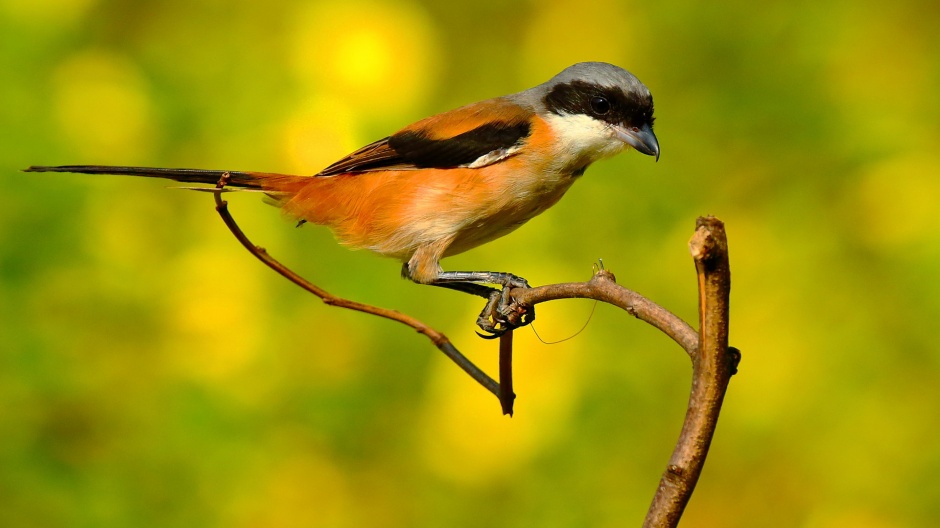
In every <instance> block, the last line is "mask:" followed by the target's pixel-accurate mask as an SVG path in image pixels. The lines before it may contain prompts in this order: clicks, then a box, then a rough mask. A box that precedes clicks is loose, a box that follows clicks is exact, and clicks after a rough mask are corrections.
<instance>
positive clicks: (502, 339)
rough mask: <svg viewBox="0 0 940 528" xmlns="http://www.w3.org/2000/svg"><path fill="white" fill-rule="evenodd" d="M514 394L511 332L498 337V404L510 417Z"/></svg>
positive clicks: (514, 398) (514, 399)
mask: <svg viewBox="0 0 940 528" xmlns="http://www.w3.org/2000/svg"><path fill="white" fill-rule="evenodd" d="M515 401H516V393H515V392H513V390H512V330H510V331H508V332H506V333H504V334H503V335H501V336H499V403H500V405H501V406H502V408H503V414H508V415H509V416H512V406H513V402H515Z"/></svg>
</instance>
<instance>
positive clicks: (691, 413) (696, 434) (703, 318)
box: [643, 217, 741, 528]
mask: <svg viewBox="0 0 940 528" xmlns="http://www.w3.org/2000/svg"><path fill="white" fill-rule="evenodd" d="M689 249H690V251H691V253H692V258H693V260H694V261H695V270H696V274H697V276H698V289H699V339H698V341H699V346H698V347H697V348H696V349H695V350H694V353H693V354H692V391H691V395H690V396H689V406H688V410H687V411H686V415H685V422H684V423H683V424H682V431H681V433H680V434H679V440H678V442H677V443H676V448H675V450H674V451H673V453H672V457H671V458H670V459H669V465H668V466H666V471H665V472H664V473H663V476H662V478H661V479H660V481H659V487H658V488H657V489H656V495H655V496H654V497H653V502H652V504H651V505H650V509H649V512H647V515H646V520H645V522H644V523H643V526H644V527H657V528H659V527H674V526H677V525H678V524H679V519H680V518H681V517H682V512H683V511H684V510H685V507H686V505H687V504H688V502H689V498H690V497H691V496H692V492H693V491H694V490H695V484H696V483H697V482H698V478H699V476H700V475H701V473H702V467H703V466H704V464H705V457H706V456H707V455H708V448H709V446H710V445H711V440H712V437H713V435H714V433H715V427H716V425H717V424H718V414H719V412H720V411H721V404H722V401H723V400H724V396H725V392H726V391H727V389H728V382H729V381H730V380H731V376H732V375H733V374H734V373H735V372H736V371H737V365H738V362H739V361H740V359H741V355H740V352H738V350H737V349H734V348H728V300H729V295H730V292H731V271H730V268H729V265H728V240H727V237H726V235H725V228H724V224H723V223H722V222H721V221H720V220H718V219H717V218H714V217H704V218H699V219H698V221H697V222H696V230H695V234H694V235H693V236H692V240H691V241H689Z"/></svg>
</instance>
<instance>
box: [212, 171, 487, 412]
mask: <svg viewBox="0 0 940 528" xmlns="http://www.w3.org/2000/svg"><path fill="white" fill-rule="evenodd" d="M227 177H228V173H225V175H223V176H222V179H221V180H219V184H218V186H217V187H216V189H215V191H214V192H213V195H214V196H215V209H216V211H218V213H219V216H221V217H222V220H223V221H224V222H225V225H226V226H228V228H229V230H230V231H231V232H232V234H233V235H235V238H237V239H238V241H239V242H241V244H242V245H243V246H245V249H247V250H248V251H249V252H250V253H251V254H252V255H254V256H255V257H256V258H258V260H260V261H261V262H263V263H264V264H265V265H267V266H268V267H269V268H271V269H273V270H274V271H276V272H278V273H279V274H281V275H282V276H284V277H285V278H287V280H289V281H291V282H293V283H294V284H296V285H297V286H300V287H301V288H303V289H305V290H307V291H308V292H310V293H312V294H314V295H316V296H317V297H319V298H320V299H321V300H322V301H323V302H324V303H326V304H328V305H330V306H336V307H338V308H347V309H349V310H355V311H357V312H364V313H367V314H372V315H377V316H379V317H384V318H386V319H391V320H392V321H397V322H399V323H402V324H404V325H407V326H410V327H411V328H413V329H415V330H416V331H417V332H418V333H419V334H423V335H425V336H427V338H428V339H430V340H431V342H432V343H434V346H436V347H437V348H438V349H439V350H440V351H441V352H443V353H444V354H445V355H446V356H447V357H449V358H450V359H451V360H452V361H453V362H454V363H456V364H457V366H459V367H460V368H461V369H463V370H464V372H466V373H467V374H469V375H470V377H471V378H473V379H474V380H476V381H477V383H479V384H480V385H482V386H483V387H484V388H485V389H486V390H488V391H490V392H491V393H493V394H494V395H495V396H496V397H497V398H501V397H502V396H501V393H500V389H499V383H497V382H496V380H494V379H493V378H491V377H489V376H488V375H487V374H486V373H485V372H483V371H482V370H480V368H479V367H477V366H476V365H474V364H473V362H472V361H470V360H469V359H467V357H466V356H464V355H463V354H461V353H460V351H459V350H457V348H456V347H454V345H453V344H452V343H451V342H450V340H449V339H447V336H445V335H444V334H442V333H440V332H438V331H437V330H434V329H433V328H431V327H430V326H428V325H426V324H424V323H422V322H421V321H419V320H417V319H415V318H414V317H411V316H409V315H405V314H403V313H401V312H398V311H396V310H389V309H387V308H379V307H377V306H371V305H368V304H363V303H359V302H355V301H350V300H348V299H343V298H342V297H337V296H335V295H333V294H331V293H329V292H328V291H326V290H324V289H322V288H320V287H319V286H317V285H315V284H313V283H311V282H310V281H308V280H306V279H304V278H303V277H301V276H300V275H297V274H296V273H294V272H293V271H292V270H290V269H289V268H287V267H286V266H284V265H283V264H281V263H280V262H278V261H277V260H276V259H274V257H272V256H270V255H268V252H267V251H266V250H265V249H264V248H263V247H260V246H256V245H255V244H254V243H252V242H251V240H249V239H248V237H247V236H246V235H245V233H244V232H243V231H242V230H241V228H240V227H238V224H237V223H236V222H235V219H234V218H232V215H231V213H229V211H228V202H226V201H225V200H223V199H222V196H221V195H222V190H223V188H224V187H225V184H226V183H227V181H228V180H227Z"/></svg>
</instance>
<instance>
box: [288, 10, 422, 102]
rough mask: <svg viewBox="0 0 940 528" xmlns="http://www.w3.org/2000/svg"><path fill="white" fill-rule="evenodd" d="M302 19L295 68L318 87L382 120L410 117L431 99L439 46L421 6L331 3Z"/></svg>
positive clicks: (297, 34) (301, 16)
mask: <svg viewBox="0 0 940 528" xmlns="http://www.w3.org/2000/svg"><path fill="white" fill-rule="evenodd" d="M297 19H298V21H299V25H298V27H297V33H296V44H295V49H294V53H295V56H294V67H295V71H296V72H297V74H298V75H299V76H300V77H301V78H302V79H304V80H306V81H307V82H309V83H311V84H312V85H313V86H312V88H314V89H316V90H318V91H320V92H321V93H327V94H330V95H332V96H335V97H336V98H338V99H343V100H346V101H350V102H351V104H355V105H356V106H357V107H359V108H366V109H368V110H370V111H373V112H379V113H380V114H382V115H389V114H391V115H399V114H402V113H406V112H407V111H408V110H409V109H411V108H413V107H414V106H415V105H416V104H417V103H418V102H420V101H422V100H423V99H424V97H425V96H426V95H427V94H428V92H429V90H430V88H431V84H430V81H431V79H434V78H435V74H436V66H437V62H438V61H437V54H436V52H435V50H436V49H437V48H438V45H437V42H436V41H437V39H436V37H435V35H434V33H433V30H432V26H431V23H430V21H429V20H428V17H427V15H426V14H425V13H424V12H423V11H422V10H421V9H420V8H419V7H418V6H416V5H413V4H411V3H408V2H396V3H395V4H384V3H370V2H343V3H329V4H324V5H316V6H312V7H310V8H308V9H306V10H305V11H302V12H301V13H300V14H299V16H298V17H297Z"/></svg>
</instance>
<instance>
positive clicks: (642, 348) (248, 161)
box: [0, 0, 940, 528]
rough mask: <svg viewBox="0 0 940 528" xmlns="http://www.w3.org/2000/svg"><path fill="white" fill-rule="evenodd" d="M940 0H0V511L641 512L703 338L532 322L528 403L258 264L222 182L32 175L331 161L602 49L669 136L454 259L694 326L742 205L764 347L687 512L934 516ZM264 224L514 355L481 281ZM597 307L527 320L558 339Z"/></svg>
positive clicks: (753, 331) (742, 330)
mask: <svg viewBox="0 0 940 528" xmlns="http://www.w3.org/2000/svg"><path fill="white" fill-rule="evenodd" d="M938 12H940V4H938V3H937V2H929V1H920V0H901V1H898V2H875V1H870V0H855V1H848V0H823V1H821V2H770V3H763V4H755V3H753V2H742V1H731V2H725V3H701V2H681V1H680V2H672V1H665V2H652V3H651V2H637V1H631V0H627V1H624V0H579V1H577V2H575V1H573V0H540V1H538V2H534V1H529V2H521V1H516V2H495V1H493V0H481V1H478V2H474V3H472V4H469V3H468V4H466V5H464V4H462V3H457V2H452V3H445V2H434V1H431V0H423V1H422V0H407V1H403V0H394V1H392V0H385V1H383V0H375V1H369V0H342V1H340V0H336V1H331V2H320V3H316V2H296V1H289V0H272V1H271V2H239V1H236V2H226V1H221V0H197V1H195V2H182V1H180V0H151V1H141V2H119V1H116V0H0V61H2V70H3V72H4V75H3V76H4V80H3V82H0V100H2V101H3V104H2V105H0V167H2V169H0V170H2V175H0V178H2V184H3V187H4V191H3V193H0V336H2V339H0V347H2V351H0V404H2V407H3V409H4V411H3V412H2V413H0V526H4V527H11V528H16V527H37V526H38V527H64V526H70V527H71V526H95V527H110V526H115V527H117V526H135V527H149V526H225V527H249V526H250V527H260V526H265V527H291V526H304V527H306V526H311V527H317V526H324V527H327V526H328V527H346V526H349V527H352V526H356V527H358V526H369V527H405V526H408V527H421V526H429V527H430V526H434V527H436V526H448V527H461V526H497V527H529V526H541V527H571V526H597V527H605V526H625V525H626V526H636V525H638V524H639V522H640V519H642V517H643V515H644V514H645V511H646V508H647V505H648V504H649V500H650V498H651V497H652V494H653V491H654V488H655V486H656V483H657V481H658V479H659V475H660V472H661V471H662V469H663V467H664V464H665V462H666V460H667V459H668V456H669V453H670V451H671V449H672V445H673V442H674V440H675V438H676V436H677V434H678V430H679V426H680V424H681V416H682V413H683V412H684V409H685V400H686V396H687V394H688V382H689V380H688V377H689V366H688V364H687V361H688V360H687V359H686V358H685V356H684V354H683V353H682V352H681V350H680V349H679V348H678V347H676V346H675V345H673V344H672V343H671V342H669V341H668V340H667V339H666V338H665V337H664V336H662V335H660V334H658V333H657V332H655V331H654V330H652V329H651V328H648V327H646V326H644V325H643V324H642V323H639V322H637V321H635V320H633V319H632V318H630V317H629V316H627V315H626V314H623V313H619V312H617V311H616V310H614V309H612V308H610V307H607V306H598V307H597V312H596V314H595V315H594V317H593V319H592V320H591V322H590V325H589V326H588V328H587V330H586V331H585V332H584V333H582V334H581V335H579V336H578V337H576V338H575V339H572V340H569V341H565V342H563V343H561V344H557V345H553V346H546V345H543V344H541V343H539V341H538V340H537V339H536V338H535V336H534V335H533V333H532V332H531V331H529V330H526V331H522V332H518V335H517V337H516V344H517V348H516V355H517V378H516V388H517V392H518V393H519V399H518V400H517V413H516V417H515V418H513V419H509V418H505V417H502V416H500V414H499V406H498V404H497V402H496V400H495V399H494V398H493V397H492V396H491V395H489V394H487V393H486V392H485V391H483V390H482V389H481V388H480V387H478V386H476V385H475V384H474V383H473V382H472V381H470V380H469V379H468V378H467V377H466V376H464V375H463V374H462V373H461V372H460V371H459V370H458V369H457V368H455V367H454V366H453V365H452V364H451V363H449V362H448V361H447V360H446V359H445V358H443V356H441V355H440V354H439V353H438V352H436V351H435V350H434V348H433V347H432V346H431V345H429V344H428V343H427V342H426V341H425V340H424V339H423V338H421V337H420V336H417V335H415V334H414V333H413V332H412V331H410V330H408V329H405V328H404V327H400V326H397V325H394V324H392V323H389V322H386V321H382V320H378V319H374V318H370V317H366V316H363V315H360V314H355V313H346V312H342V311H338V310H334V309H330V308H328V307H325V306H323V305H322V304H321V303H319V302H318V301H316V300H315V299H313V298H311V297H310V296H308V295H306V294H304V293H303V292H301V291H300V290H299V289H297V288H294V287H292V286H291V285H289V284H288V283H287V282H286V281H285V280H283V279H282V278H281V277H278V276H276V275H275V274H273V273H271V272H270V271H268V270H267V269H265V268H263V267H262V266H261V265H259V264H258V263H257V262H255V261H254V260H253V259H252V258H251V257H250V256H249V255H247V254H246V253H245V252H244V250H243V249H242V248H241V247H240V246H239V245H238V244H237V243H236V242H235V241H234V240H233V239H232V237H231V236H230V235H229V233H228V232H227V231H226V230H225V228H224V226H223V225H222V223H221V222H220V221H219V220H218V218H217V216H216V214H215V212H214V211H213V209H212V204H211V200H210V199H209V197H207V196H205V195H202V194H197V193H187V192H182V191H174V190H167V189H166V188H165V187H166V184H165V183H164V182H155V181H146V180H138V179H122V178H114V177H91V176H79V175H44V174H23V173H19V172H18V169H21V168H24V167H26V166H28V165H31V164H72V163H101V164H142V165H156V166H188V167H207V168H234V169H248V170H251V169H256V170H266V171H284V172H299V173H313V172H315V171H317V170H318V169H320V168H322V167H323V166H325V165H326V164H328V163H330V162H332V161H334V160H335V159H338V158H339V157H341V156H342V155H344V154H346V153H347V152H349V151H351V150H352V149H354V148H356V147H358V146H360V145H362V144H365V143H367V142H369V141H371V140H374V139H376V138H378V137H382V136H383V135H385V134H387V133H389V132H391V131H393V130H395V129H397V128H398V127H400V126H403V125H405V124H407V123H410V122H412V121H414V120H417V119H419V118H421V117H424V116H426V115H430V114H432V113H435V112H438V111H442V110H446V109H449V108H452V107H455V106H458V105H460V104H464V103H468V102H471V101H475V100H479V99H483V98H486V97H490V96H495V95H500V94H504V93H509V92H513V91H518V90H522V89H525V88H528V87H530V86H533V85H535V84H537V83H540V82H543V81H545V80H546V79H548V78H549V77H550V76H551V75H553V74H555V73H557V72H558V71H560V70H561V69H562V68H564V67H565V66H567V65H569V64H571V63H573V62H576V61H580V60H604V61H609V62H614V63H617V64H620V65H622V66H624V67H626V68H628V69H630V70H631V71H633V72H634V73H636V74H637V75H638V76H639V77H640V78H641V79H642V80H643V81H644V82H645V83H646V84H647V85H648V86H649V87H650V88H651V89H652V91H653V93H654V95H655V98H656V108H657V118H658V119H657V122H656V127H657V128H656V130H657V134H658V135H659V138H660V142H661V144H662V147H663V156H662V160H661V161H660V162H659V163H658V164H654V163H652V162H651V160H650V159H648V158H646V157H644V156H638V155H629V154H628V155H623V156H620V157H618V158H615V159H614V160H610V161H606V162H602V163H599V164H598V165H596V166H595V167H592V168H591V170H589V171H588V173H587V175H586V176H585V177H584V178H583V181H581V182H579V183H578V184H577V185H575V186H574V188H573V189H572V190H571V191H570V192H569V194H568V196H567V197H566V198H565V199H564V200H562V201H561V202H560V203H559V204H558V205H557V206H556V207H554V208H553V209H552V210H551V211H549V212H548V213H546V214H545V215H543V216H542V217H540V218H537V219H536V220H534V221H532V222H531V223H530V224H529V225H527V226H526V227H524V228H522V229H521V230H519V231H518V232H516V233H514V234H513V235H511V236H509V237H506V238H504V239H502V240H499V241H497V242H495V243H493V244H490V245H488V246H486V247H483V248H479V249H476V250H474V251H471V252H469V253H467V254H464V255H460V256H457V257H454V258H451V259H448V260H447V261H445V265H446V266H447V267H448V268H450V269H468V268H474V269H499V270H511V271H514V272H517V273H519V274H521V275H523V276H525V277H527V278H528V279H529V280H530V281H532V282H533V283H536V284H538V283H548V282H558V281H567V280H577V279H585V278H587V277H589V276H590V273H591V263H592V262H593V261H594V260H595V259H596V258H597V257H603V259H604V262H605V263H606V264H607V266H608V268H610V269H612V270H613V271H614V272H615V273H617V275H618V278H619V280H620V282H621V283H623V284H624V285H626V286H628V287H631V288H634V289H636V290H638V291H640V292H642V293H644V294H646V295H648V296H650V297H652V298H653V299H655V300H657V301H659V302H661V303H662V304H664V305H665V306H667V307H669V308H670V309H672V310H674V311H675V312H677V313H678V314H680V315H682V316H683V317H685V318H686V319H688V320H692V321H694V320H695V318H696V312H695V306H696V299H695V284H694V276H693V269H692V264H691V260H690V258H689V256H688V253H687V250H686V241H687V240H688V238H689V236H690V235H691V233H692V228H693V224H694V220H695V217H696V216H698V215H700V214H715V215H717V216H719V217H720V218H722V219H723V220H724V221H725V222H726V223H727V226H728V232H729V236H730V243H731V262H732V271H733V274H734V290H733V296H732V307H733V311H732V334H731V335H732V344H734V345H735V346H737V347H739V348H740V349H741V350H742V351H743V353H744V359H743V362H742V364H741V370H740V374H739V375H738V376H737V377H736V378H735V379H734V380H733V382H732V385H731V390H730V392H729V395H728V399H727V401H726V405H725V409H724V412H723V415H722V421H721V424H720V426H719V429H718V433H717V436H716V439H715V443H714V445H713V449H712V454H711V457H710V459H709V461H708V464H707V466H706V469H705V472H704V475H703V478H702V481H701V482H700V485H699V487H698V490H697V492H696V495H695V496H694V497H693V499H692V503H691V504H690V506H689V509H688V511H687V514H686V518H685V521H684V524H683V526H688V527H694V526H702V527H704V526H709V527H710V526H727V527H752V526H766V527H772V526H786V527H791V526H803V527H810V528H826V527H842V526H854V527H877V528H881V527H894V526H897V527H902V526H903V527H907V526H936V525H937V524H938V523H940V479H938V477H937V475H938V474H940V443H938V442H937V438H938V434H940V430H938V429H940V427H938V425H937V424H938V423H940V405H938V402H940V383H938V378H940V348H938V345H937V343H938V340H937V337H936V333H935V332H936V330H935V328H934V325H935V324H937V320H938V317H940V274H938V271H940V215H937V213H936V211H937V207H938V203H940V178H938V176H940V125H938V123H940V97H938V95H940V32H938V31H937V27H938V26H940V17H938ZM231 202H232V208H233V212H234V214H235V215H236V217H237V218H238V219H239V220H240V221H241V222H242V224H243V227H244V228H245V229H246V231H247V232H248V233H249V234H250V235H251V236H252V237H253V238H254V239H255V240H256V241H257V242H259V243H261V244H263V245H264V246H266V247H267V248H269V250H270V251H271V252H272V253H273V254H274V255H276V256H277V257H279V258H281V259H282V260H283V261H285V262H286V263H288V264H289V265H291V266H293V267H295V268H296V269H298V270H299V271H301V272H302V273H303V274H305V275H306V276H308V277H310V278H312V279H313V280H315V281H316V282H317V283H319V284H320V285H322V286H323V287H325V288H327V289H328V290H330V291H333V292H335V293H337V294H341V295H344V296H348V297H350V298H353V299H357V300H361V301H364V302H370V303H375V304H378V305H381V306H388V307H394V308H397V309H399V310H402V311H405V312H408V313H411V314H413V315H415V316H417V317H419V318H421V319H423V320H425V321H426V322H428V323H429V324H432V325H433V326H435V327H437V328H439V329H441V330H442V331H444V332H445V333H447V334H448V335H449V336H450V337H451V338H452V339H453V340H454V341H455V342H456V344H457V345H458V346H459V347H460V348H461V349H462V350H463V351H464V352H466V353H467V354H468V355H469V356H470V357H472V358H473V359H474V360H475V361H478V362H479V363H480V364H482V365H483V366H485V367H486V368H488V369H490V370H491V371H493V369H494V367H495V357H494V356H495V354H496V348H495V345H494V344H493V343H492V342H484V341H482V340H480V339H477V338H476V337H475V336H474V335H473V330H474V327H473V321H474V317H475V313H476V312H477V311H478V310H479V308H480V306H479V302H477V301H475V300H473V299H468V298H464V297H463V296H460V295H457V294H454V293H452V292H446V291H431V290H433V289H430V288H421V287H417V286H414V285H412V284H409V283H407V282H405V281H402V280H400V279H399V278H398V264H397V263H395V262H392V261H388V260H384V259H380V258H376V257H374V256H372V255H369V254H367V253H364V252H350V251H347V250H346V249H343V248H341V247H339V246H337V245H336V244H335V243H334V241H333V240H332V237H331V235H330V234H329V233H328V232H326V231H325V230H323V229H317V228H315V227H309V226H308V227H305V228H303V229H293V227H292V224H291V223H290V222H288V221H286V220H284V219H282V218H279V215H278V214H277V213H276V212H275V211H274V210H273V209H271V208H270V207H268V206H266V205H264V204H262V203H261V202H260V200H258V199H257V197H256V196H254V195H243V196H242V195H239V196H232V197H231ZM590 311H591V304H590V303H589V302H584V301H564V302H556V303H551V304H550V305H548V306H544V307H543V308H541V309H540V312H539V320H538V321H537V322H536V328H537V329H538V331H539V332H540V333H541V335H542V336H543V337H544V338H545V339H546V340H557V339H560V338H564V337H566V336H568V335H570V334H572V333H573V332H575V331H576V330H577V328H579V327H580V326H581V325H582V324H583V322H584V320H585V319H586V318H587V317H588V314H589V313H590Z"/></svg>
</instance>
